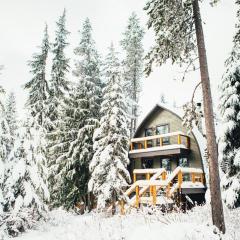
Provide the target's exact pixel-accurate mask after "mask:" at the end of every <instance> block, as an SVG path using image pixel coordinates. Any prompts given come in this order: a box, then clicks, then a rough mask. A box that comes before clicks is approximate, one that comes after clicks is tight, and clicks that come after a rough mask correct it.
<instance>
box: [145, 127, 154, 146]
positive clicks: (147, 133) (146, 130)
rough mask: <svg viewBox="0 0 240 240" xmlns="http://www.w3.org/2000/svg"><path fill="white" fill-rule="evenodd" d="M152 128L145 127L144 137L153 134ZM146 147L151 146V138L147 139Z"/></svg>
mask: <svg viewBox="0 0 240 240" xmlns="http://www.w3.org/2000/svg"><path fill="white" fill-rule="evenodd" d="M153 135H154V134H153V129H152V128H147V129H145V137H149V136H153ZM147 147H148V148H149V147H153V141H152V140H148V141H147Z"/></svg>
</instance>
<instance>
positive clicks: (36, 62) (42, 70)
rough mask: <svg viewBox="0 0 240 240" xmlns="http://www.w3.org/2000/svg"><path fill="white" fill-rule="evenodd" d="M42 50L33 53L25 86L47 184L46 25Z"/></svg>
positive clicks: (47, 47) (49, 123)
mask: <svg viewBox="0 0 240 240" xmlns="http://www.w3.org/2000/svg"><path fill="white" fill-rule="evenodd" d="M39 49H40V51H39V52H38V53H35V54H34V55H33V59H32V60H31V61H30V62H29V66H30V68H31V71H30V72H31V73H32V75H33V77H32V79H31V80H30V81H29V82H27V83H26V84H25V86H24V88H25V89H26V90H27V91H28V99H27V103H26V107H27V109H28V111H29V113H30V119H31V123H32V127H33V128H34V131H35V139H34V140H35V141H36V142H35V143H36V146H35V157H36V161H37V165H38V171H39V173H40V174H41V178H42V179H43V181H44V183H45V185H46V186H47V185H48V184H47V178H48V171H47V151H46V148H47V141H46V134H47V132H48V130H50V129H52V123H51V121H50V118H49V113H48V104H49V102H48V100H49V95H50V89H49V83H48V81H47V78H46V68H47V58H48V54H49V50H50V43H49V36H48V27H47V25H46V26H45V29H44V34H43V40H42V43H41V46H40V47H39Z"/></svg>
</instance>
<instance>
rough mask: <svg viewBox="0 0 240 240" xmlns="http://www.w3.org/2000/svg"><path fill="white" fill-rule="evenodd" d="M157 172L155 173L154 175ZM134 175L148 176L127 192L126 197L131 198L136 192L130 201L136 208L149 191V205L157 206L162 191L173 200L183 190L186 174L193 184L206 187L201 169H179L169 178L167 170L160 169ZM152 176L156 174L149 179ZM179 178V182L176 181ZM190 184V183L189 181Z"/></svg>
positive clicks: (139, 171)
mask: <svg viewBox="0 0 240 240" xmlns="http://www.w3.org/2000/svg"><path fill="white" fill-rule="evenodd" d="M154 172H155V173H154ZM133 174H135V175H137V174H146V180H136V177H135V182H134V183H133V185H132V186H131V187H130V188H129V189H128V190H127V191H126V192H125V195H126V196H129V195H130V194H131V193H132V192H135V196H133V197H132V198H131V199H130V203H131V205H133V206H135V207H136V208H138V207H139V204H140V202H141V197H142V195H143V194H144V193H145V192H146V191H149V194H150V197H148V198H146V197H145V198H146V199H148V200H149V201H148V202H149V203H152V205H156V203H157V193H158V191H159V190H160V189H162V190H164V191H165V195H166V197H167V198H171V197H172V196H173V194H174V192H175V191H177V190H179V191H180V190H181V188H182V185H183V184H184V182H185V181H184V178H183V175H184V174H189V175H190V176H191V177H190V179H191V181H190V182H191V183H193V184H196V183H197V182H199V183H201V184H202V186H204V173H203V171H202V170H201V169H197V168H183V167H177V168H176V169H175V170H174V171H173V172H172V173H171V174H170V175H169V176H166V170H165V169H164V168H159V169H136V170H134V172H133ZM150 174H154V175H153V176H152V177H151V178H149V176H150ZM176 178H177V182H176V183H175V182H174V179H176ZM188 182H189V181H188Z"/></svg>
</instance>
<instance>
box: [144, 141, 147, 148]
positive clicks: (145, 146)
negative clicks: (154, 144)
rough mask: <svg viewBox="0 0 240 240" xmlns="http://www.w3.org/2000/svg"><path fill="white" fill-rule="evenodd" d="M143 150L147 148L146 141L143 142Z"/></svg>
mask: <svg viewBox="0 0 240 240" xmlns="http://www.w3.org/2000/svg"><path fill="white" fill-rule="evenodd" d="M144 148H145V149H146V148H147V140H145V141H144Z"/></svg>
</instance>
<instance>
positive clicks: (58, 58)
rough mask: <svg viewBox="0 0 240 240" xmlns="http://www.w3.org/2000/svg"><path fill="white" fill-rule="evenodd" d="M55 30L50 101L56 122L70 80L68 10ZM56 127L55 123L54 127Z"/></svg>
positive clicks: (50, 112)
mask: <svg viewBox="0 0 240 240" xmlns="http://www.w3.org/2000/svg"><path fill="white" fill-rule="evenodd" d="M56 24H57V30H56V32H55V34H56V37H55V42H54V43H53V49H52V53H53V55H54V56H53V63H52V71H51V79H50V100H49V101H50V102H49V105H50V106H49V116H50V119H51V121H52V122H53V123H54V122H55V121H56V122H57V121H58V118H59V113H60V108H61V102H62V101H63V100H64V97H65V96H66V93H67V92H68V90H69V81H68V80H67V78H66V75H67V73H68V72H69V68H70V67H69V59H68V58H66V56H65V49H66V47H67V46H68V45H69V43H68V42H67V36H68V35H69V34H70V32H68V31H67V29H66V10H65V9H64V11H63V14H62V16H60V18H59V20H58V22H56ZM54 128H55V126H54V124H53V129H54Z"/></svg>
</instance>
